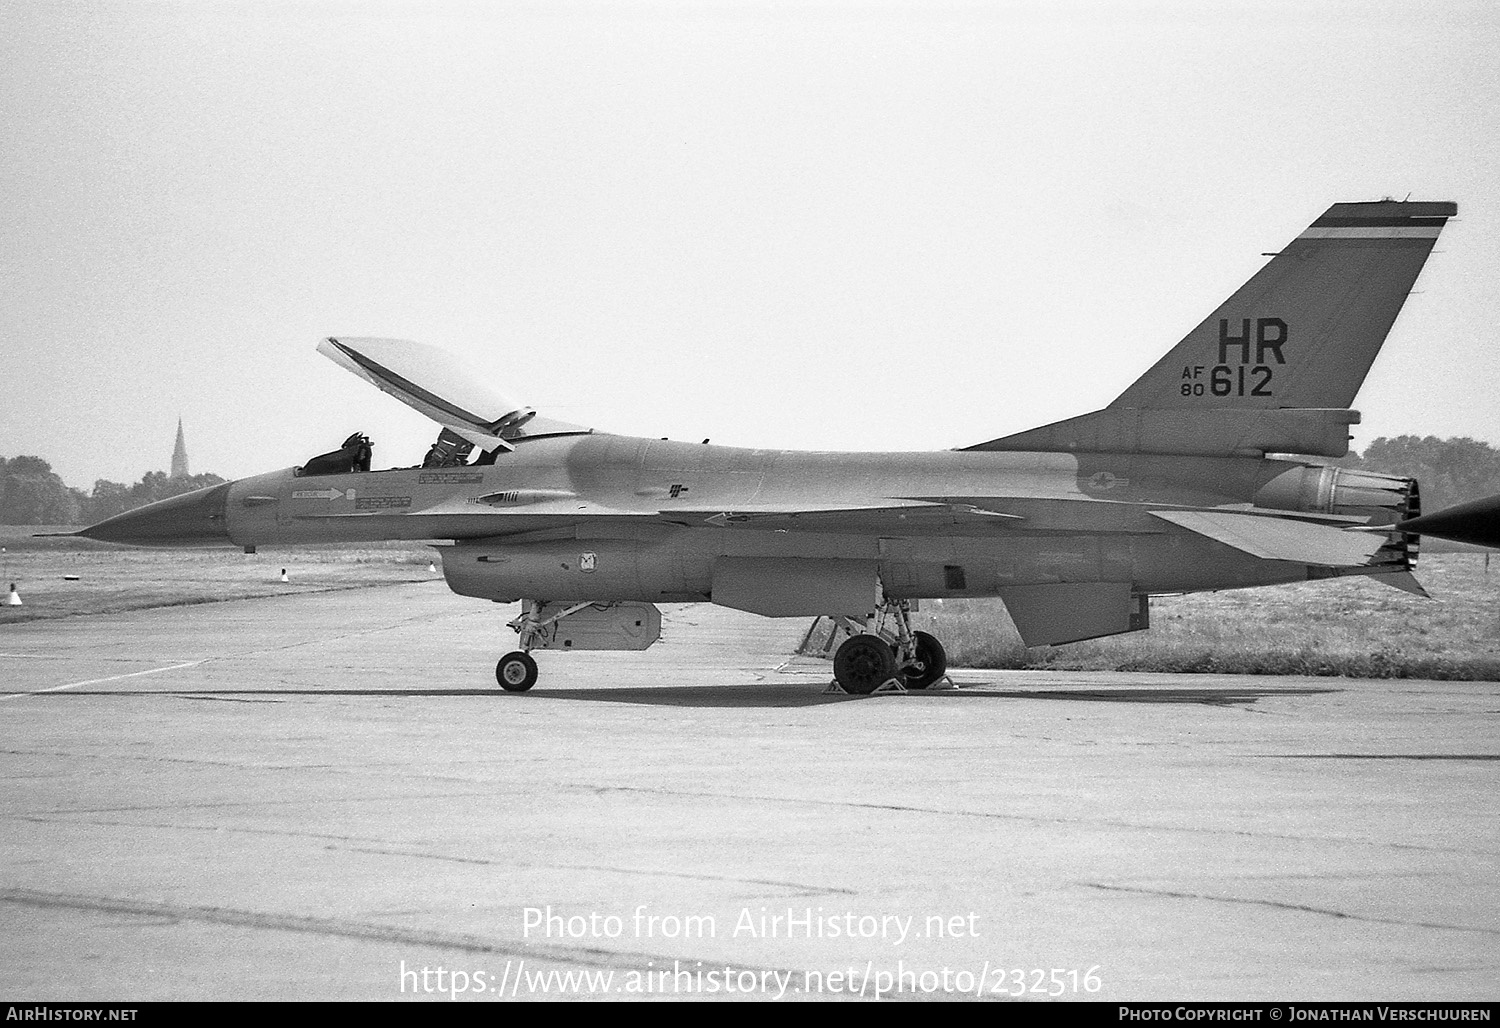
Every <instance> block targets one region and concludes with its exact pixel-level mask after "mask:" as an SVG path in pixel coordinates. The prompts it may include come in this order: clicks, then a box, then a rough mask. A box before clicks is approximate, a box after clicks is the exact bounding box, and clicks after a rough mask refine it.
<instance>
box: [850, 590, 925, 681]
mask: <svg viewBox="0 0 1500 1028" xmlns="http://www.w3.org/2000/svg"><path fill="white" fill-rule="evenodd" d="M834 621H835V623H836V624H837V625H839V626H840V627H842V628H844V629H845V630H846V631H848V632H849V633H850V637H849V638H848V639H847V640H845V641H844V644H843V645H842V646H840V647H839V648H838V652H836V653H835V654H834V657H833V677H834V680H835V682H836V683H837V684H838V685H839V686H840V687H841V688H842V689H843V691H844V692H847V693H851V694H856V695H866V694H868V693H872V692H875V691H876V690H878V689H882V688H886V687H889V688H891V689H892V690H894V691H905V690H907V689H926V688H928V687H929V686H932V685H935V684H936V683H937V682H939V681H941V680H942V678H943V677H944V676H945V675H946V674H947V672H948V655H947V654H946V653H945V652H943V644H942V643H940V642H938V641H937V639H936V637H934V636H932V635H930V634H928V633H927V632H913V631H912V628H911V601H910V600H886V601H885V602H884V603H882V604H881V605H880V608H879V610H878V611H877V612H876V618H875V628H874V631H870V627H869V622H868V620H867V619H863V618H847V617H839V618H835V619H834Z"/></svg>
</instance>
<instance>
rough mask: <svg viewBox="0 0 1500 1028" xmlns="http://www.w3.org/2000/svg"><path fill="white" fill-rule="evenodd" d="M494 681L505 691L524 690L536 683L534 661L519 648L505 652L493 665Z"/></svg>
mask: <svg viewBox="0 0 1500 1028" xmlns="http://www.w3.org/2000/svg"><path fill="white" fill-rule="evenodd" d="M495 681H497V682H499V683H500V688H502V689H504V690H505V691H506V692H525V691H526V690H527V689H530V688H531V687H532V686H533V685H536V661H534V660H532V659H531V654H529V653H522V652H521V651H520V650H516V651H515V652H514V653H507V654H506V655H505V656H503V657H501V658H500V663H498V664H496V665H495Z"/></svg>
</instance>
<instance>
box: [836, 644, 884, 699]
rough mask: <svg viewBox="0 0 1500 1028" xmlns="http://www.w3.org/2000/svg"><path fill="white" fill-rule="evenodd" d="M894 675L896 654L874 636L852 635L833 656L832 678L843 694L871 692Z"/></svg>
mask: <svg viewBox="0 0 1500 1028" xmlns="http://www.w3.org/2000/svg"><path fill="white" fill-rule="evenodd" d="M895 675H896V655H895V654H894V653H892V652H891V648H890V647H889V646H887V645H886V643H885V640H884V639H882V638H880V637H879V636H878V635H856V636H851V637H850V638H849V639H847V640H845V642H844V645H842V646H840V647H839V649H838V652H837V653H835V654H834V655H833V677H834V678H836V679H838V683H839V685H841V686H843V687H844V691H845V692H847V693H856V694H859V695H864V694H865V693H871V692H874V691H875V690H876V689H877V688H879V687H880V686H881V685H883V684H884V683H885V682H887V681H889V680H890V679H891V678H894V677H895Z"/></svg>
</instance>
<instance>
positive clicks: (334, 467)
mask: <svg viewBox="0 0 1500 1028" xmlns="http://www.w3.org/2000/svg"><path fill="white" fill-rule="evenodd" d="M374 452H375V448H374V446H373V445H372V444H371V443H370V437H369V436H367V435H361V434H360V433H358V432H355V433H354V434H353V435H351V436H350V437H349V438H348V439H345V440H344V445H343V446H340V447H339V448H338V449H337V450H330V451H329V452H327V453H320V454H318V455H317V456H316V457H314V458H312V459H311V460H309V461H308V462H307V463H306V464H304V465H302V466H301V467H300V468H297V469H295V470H294V471H293V472H292V473H293V474H294V475H296V476H297V477H299V478H300V477H302V476H304V475H347V474H349V473H350V472H352V471H369V470H370V459H371V457H372V456H373V455H374Z"/></svg>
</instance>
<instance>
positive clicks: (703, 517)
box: [297, 490, 1025, 534]
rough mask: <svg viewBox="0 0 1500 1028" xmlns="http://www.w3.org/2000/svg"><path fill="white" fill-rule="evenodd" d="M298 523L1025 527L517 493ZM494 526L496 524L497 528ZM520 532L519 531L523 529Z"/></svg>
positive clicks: (980, 517)
mask: <svg viewBox="0 0 1500 1028" xmlns="http://www.w3.org/2000/svg"><path fill="white" fill-rule="evenodd" d="M297 517H298V518H307V519H317V520H338V519H353V518H360V519H363V518H375V517H387V518H389V517H401V518H409V517H442V518H455V517H457V518H464V519H475V520H477V519H480V518H485V519H488V522H489V523H488V524H486V525H485V527H484V531H485V532H486V533H487V534H488V533H490V532H491V530H492V529H494V528H499V529H500V531H498V532H494V533H493V534H504V532H505V529H504V524H505V522H506V521H507V520H510V519H512V518H513V519H514V520H515V522H516V524H517V526H518V528H519V529H520V530H522V531H529V530H531V529H532V528H533V527H534V525H535V521H536V519H537V518H545V519H547V520H549V521H551V522H553V523H554V524H559V525H560V524H562V523H565V522H569V523H571V522H581V521H587V520H591V519H595V518H610V519H626V520H634V521H650V522H652V523H655V524H663V523H664V524H668V525H675V526H679V527H683V528H698V527H715V528H745V529H758V530H761V531H791V530H794V529H795V530H801V531H810V532H811V531H817V532H839V531H844V532H865V531H871V530H890V531H894V530H896V529H900V528H906V529H908V530H914V529H915V530H922V529H932V528H939V527H941V526H943V525H965V526H972V525H975V524H985V523H988V524H1004V523H1014V522H1019V521H1024V520H1025V518H1023V517H1021V516H1020V515H1016V514H1005V513H1001V512H999V511H992V510H986V509H984V508H982V507H976V506H974V505H972V504H955V503H932V502H927V501H923V500H905V501H902V500H889V499H887V500H880V501H871V502H868V503H850V504H844V505H840V506H829V507H824V506H818V507H809V506H808V505H806V504H794V503H770V504H751V505H734V506H728V507H704V508H686V507H671V508H663V507H657V506H651V507H642V508H627V507H622V506H612V505H608V504H602V503H597V502H595V501H592V500H589V499H587V498H585V497H582V496H578V495H576V494H572V493H569V492H567V491H565V490H517V491H514V492H503V493H493V494H489V495H487V496H481V497H476V498H474V499H472V500H458V501H455V500H446V501H444V502H442V503H439V504H435V505H433V506H430V507H423V508H420V509H417V510H410V509H404V508H400V507H389V508H387V507H380V506H372V508H371V509H369V510H363V511H347V510H344V511H329V512H320V511H309V512H307V513H302V514H298V515H297ZM497 522H498V524H497ZM523 526H524V527H523Z"/></svg>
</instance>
